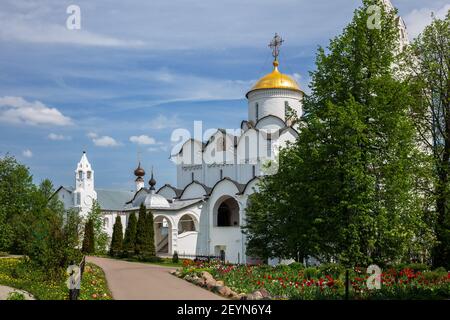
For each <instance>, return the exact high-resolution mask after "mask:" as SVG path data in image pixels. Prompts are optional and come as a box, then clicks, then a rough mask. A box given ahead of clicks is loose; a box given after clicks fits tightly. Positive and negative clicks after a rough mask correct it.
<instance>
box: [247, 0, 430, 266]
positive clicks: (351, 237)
mask: <svg viewBox="0 0 450 320" xmlns="http://www.w3.org/2000/svg"><path fill="white" fill-rule="evenodd" d="M363 3H364V4H363V6H362V7H361V8H359V9H358V10H356V11H355V15H354V18H353V21H352V22H351V23H350V24H349V25H348V26H347V27H346V28H345V30H344V31H343V33H342V34H341V35H340V36H338V37H336V38H335V39H333V40H332V41H331V42H330V45H329V47H328V50H327V51H326V50H325V49H323V48H320V49H319V50H318V53H317V61H316V65H317V70H316V71H315V72H313V73H312V74H311V77H312V84H311V91H312V95H311V96H310V97H306V98H305V100H304V111H305V114H304V116H303V117H302V118H301V119H299V125H300V132H299V137H298V139H297V141H296V143H295V144H293V145H290V146H289V147H288V148H285V149H283V150H281V152H280V156H279V170H278V172H277V173H276V174H275V175H272V176H266V177H264V179H262V181H261V182H260V184H259V192H258V193H255V194H254V195H252V196H251V197H250V201H249V206H248V207H247V209H246V210H247V213H246V217H247V224H246V225H245V226H244V232H245V233H246V234H247V237H248V253H249V254H251V255H255V256H259V257H261V258H273V257H281V258H296V259H297V260H298V261H302V259H303V258H304V257H307V256H313V257H316V258H317V259H319V260H320V261H322V262H326V261H331V260H335V261H338V262H339V263H341V264H342V265H345V266H353V265H358V264H361V265H368V264H371V263H373V262H375V263H379V264H383V263H387V262H398V261H402V260H403V261H408V260H409V259H410V257H412V256H418V257H420V258H426V253H427V252H428V251H427V249H429V245H430V243H431V242H432V241H431V239H432V234H431V229H430V227H429V225H428V224H427V221H426V219H427V214H426V212H424V211H423V210H422V208H423V207H424V199H423V198H422V197H421V196H420V195H421V194H422V193H421V192H420V188H422V187H423V186H422V185H421V183H418V181H421V179H422V178H423V177H422V176H419V174H420V173H421V172H422V171H423V170H421V166H422V164H421V163H419V162H418V160H417V159H421V157H422V154H421V151H420V150H419V149H418V148H417V145H416V141H415V130H414V126H413V123H412V122H411V119H410V118H409V115H408V112H409V109H410V106H411V105H412V103H413V100H414V99H413V97H412V96H411V95H410V91H409V89H410V88H409V85H408V83H406V82H404V81H402V80H400V79H398V78H399V77H397V75H396V74H397V73H396V72H397V70H396V69H395V66H396V65H397V64H398V63H399V61H400V60H399V57H398V56H397V55H396V52H398V51H399V50H398V40H399V39H398V35H399V33H398V29H397V22H396V19H395V16H394V13H390V12H384V11H383V12H382V17H381V29H369V28H367V21H368V18H369V16H368V13H367V8H368V7H369V6H370V5H372V4H380V2H379V1H378V0H365V1H363ZM298 258H299V259H298Z"/></svg>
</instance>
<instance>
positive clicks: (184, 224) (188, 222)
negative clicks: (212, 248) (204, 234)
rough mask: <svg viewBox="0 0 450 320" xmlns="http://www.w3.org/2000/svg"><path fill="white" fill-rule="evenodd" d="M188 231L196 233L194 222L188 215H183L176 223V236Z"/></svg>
mask: <svg viewBox="0 0 450 320" xmlns="http://www.w3.org/2000/svg"><path fill="white" fill-rule="evenodd" d="M189 231H197V230H196V227H195V221H194V219H193V218H192V217H191V216H190V215H188V214H185V215H184V216H182V217H181V218H180V221H179V222H178V234H180V233H183V232H189Z"/></svg>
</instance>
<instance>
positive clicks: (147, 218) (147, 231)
mask: <svg viewBox="0 0 450 320" xmlns="http://www.w3.org/2000/svg"><path fill="white" fill-rule="evenodd" d="M135 252H136V254H137V255H139V256H154V255H155V232H154V226H153V214H152V213H151V212H148V213H147V209H146V208H145V206H144V205H143V204H141V207H140V208H139V218H138V222H137V232H136V246H135Z"/></svg>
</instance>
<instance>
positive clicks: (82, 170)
mask: <svg viewBox="0 0 450 320" xmlns="http://www.w3.org/2000/svg"><path fill="white" fill-rule="evenodd" d="M73 195H74V199H73V200H74V206H75V207H77V208H79V211H80V215H81V216H82V217H83V218H84V217H86V215H87V214H88V213H89V211H90V210H91V208H92V204H93V202H94V200H97V192H95V189H94V170H92V167H91V164H90V163H89V160H88V158H87V156H86V152H85V151H83V155H82V156H81V159H80V162H78V165H77V168H76V170H75V191H74V193H73Z"/></svg>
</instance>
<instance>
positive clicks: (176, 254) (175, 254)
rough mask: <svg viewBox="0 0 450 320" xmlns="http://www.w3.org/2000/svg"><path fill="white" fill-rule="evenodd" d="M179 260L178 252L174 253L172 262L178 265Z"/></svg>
mask: <svg viewBox="0 0 450 320" xmlns="http://www.w3.org/2000/svg"><path fill="white" fill-rule="evenodd" d="M178 261H179V259H178V252H176V251H175V252H174V253H173V256H172V262H173V263H178Z"/></svg>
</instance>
